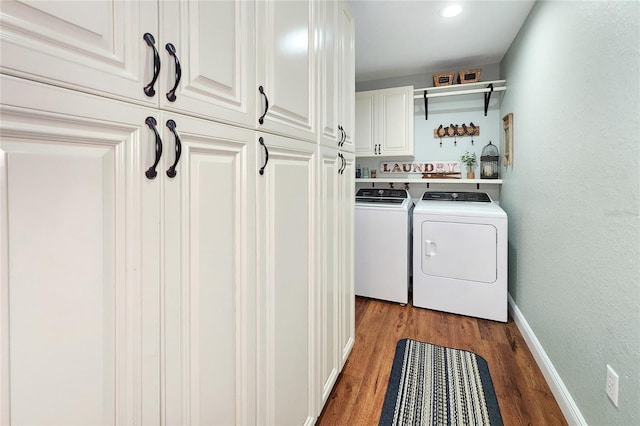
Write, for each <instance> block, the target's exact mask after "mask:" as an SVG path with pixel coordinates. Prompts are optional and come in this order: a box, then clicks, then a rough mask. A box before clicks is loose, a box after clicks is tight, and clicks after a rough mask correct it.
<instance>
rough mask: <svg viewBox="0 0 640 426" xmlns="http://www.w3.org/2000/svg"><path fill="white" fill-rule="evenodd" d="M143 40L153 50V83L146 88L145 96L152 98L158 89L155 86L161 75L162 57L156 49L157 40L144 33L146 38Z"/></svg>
mask: <svg viewBox="0 0 640 426" xmlns="http://www.w3.org/2000/svg"><path fill="white" fill-rule="evenodd" d="M142 38H143V39H144V41H146V42H147V45H149V47H150V48H152V49H153V79H151V82H150V83H149V84H147V85H146V86H144V94H145V95H147V96H149V97H152V96H154V95H155V94H156V89H154V88H153V86H154V85H155V84H156V80H157V79H158V76H159V75H160V55H159V54H158V50H157V49H156V40H155V39H154V38H153V36H152V35H151V34H149V33H144V36H142Z"/></svg>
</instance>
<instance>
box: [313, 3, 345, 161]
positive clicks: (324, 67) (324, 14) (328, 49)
mask: <svg viewBox="0 0 640 426" xmlns="http://www.w3.org/2000/svg"><path fill="white" fill-rule="evenodd" d="M318 5H319V6H320V17H321V20H322V21H321V26H320V30H319V34H320V52H319V53H320V54H319V65H320V67H319V69H320V71H319V76H318V77H319V82H320V87H319V96H318V101H319V105H320V110H319V115H320V132H319V133H320V143H321V144H322V145H324V146H327V147H331V148H337V147H338V143H339V142H340V139H341V137H342V133H341V132H340V131H339V130H338V125H339V119H338V114H339V110H340V101H341V100H342V97H341V93H340V79H339V76H340V70H339V67H340V61H339V52H340V37H341V31H340V26H339V20H338V18H339V15H338V11H339V7H338V6H339V5H340V3H337V2H333V1H331V2H319V3H318Z"/></svg>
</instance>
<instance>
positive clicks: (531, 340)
mask: <svg viewBox="0 0 640 426" xmlns="http://www.w3.org/2000/svg"><path fill="white" fill-rule="evenodd" d="M508 298H509V312H510V313H511V316H512V317H513V321H514V322H515V323H516V326H517V327H518V330H520V333H521V334H522V337H524V340H525V342H526V343H527V346H528V347H529V350H530V351H531V353H532V354H533V357H534V358H535V360H536V362H537V363H538V367H539V368H540V370H542V375H543V376H544V378H545V379H546V380H547V383H548V384H549V387H550V388H551V392H552V393H553V396H554V397H555V398H556V401H557V402H558V405H559V406H560V410H562V414H564V417H565V419H566V420H567V423H569V424H570V425H580V426H582V425H584V426H586V425H587V422H586V421H585V419H584V417H582V413H581V412H580V409H578V406H577V405H576V403H575V401H574V400H573V398H572V397H571V394H570V393H569V390H568V389H567V388H566V386H565V385H564V382H563V381H562V379H561V378H560V375H559V374H558V372H557V371H556V369H555V367H554V366H553V364H552V363H551V360H550V359H549V357H548V356H547V353H546V352H545V351H544V348H543V347H542V345H541V344H540V341H539V340H538V338H537V337H536V335H535V334H534V333H533V330H532V329H531V327H529V324H528V323H527V320H526V319H525V318H524V316H523V315H522V312H520V309H518V305H516V303H515V301H514V300H513V298H512V297H511V295H510V294H509V295H508Z"/></svg>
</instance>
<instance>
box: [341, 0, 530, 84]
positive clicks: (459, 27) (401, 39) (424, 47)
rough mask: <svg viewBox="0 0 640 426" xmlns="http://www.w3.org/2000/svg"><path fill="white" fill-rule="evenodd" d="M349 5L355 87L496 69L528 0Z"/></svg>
mask: <svg viewBox="0 0 640 426" xmlns="http://www.w3.org/2000/svg"><path fill="white" fill-rule="evenodd" d="M451 3H454V2H452V1H432V0H422V1H420V0H415V1H406V0H349V5H350V6H351V10H352V11H353V16H354V19H355V25H356V39H355V50H356V81H357V82H362V81H370V80H379V79H383V78H390V77H400V76H407V75H414V74H421V73H424V72H436V71H451V70H455V69H458V68H461V67H462V68H463V67H471V66H476V65H485V64H496V63H499V62H500V61H501V60H502V57H503V56H504V54H505V53H506V51H507V50H508V49H509V46H510V45H511V42H512V41H513V39H514V38H515V36H516V35H517V34H518V31H519V30H520V27H521V26H522V24H523V22H524V21H525V19H526V18H527V15H528V14H529V11H530V10H531V7H532V6H533V3H534V0H519V1H484V0H468V1H457V2H455V3H458V4H460V5H461V6H462V7H463V11H462V13H461V14H460V15H458V16H456V17H454V18H443V17H441V16H440V11H441V10H442V9H443V8H444V7H445V6H446V5H449V4H451Z"/></svg>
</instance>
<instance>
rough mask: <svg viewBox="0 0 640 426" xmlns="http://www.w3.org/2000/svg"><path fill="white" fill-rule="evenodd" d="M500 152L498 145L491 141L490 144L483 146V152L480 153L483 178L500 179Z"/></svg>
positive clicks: (481, 175)
mask: <svg viewBox="0 0 640 426" xmlns="http://www.w3.org/2000/svg"><path fill="white" fill-rule="evenodd" d="M499 159H500V154H499V152H498V147H497V146H495V145H493V144H492V143H491V141H489V144H488V145H486V146H485V147H484V148H482V154H481V155H480V178H481V179H498V178H499V173H498V172H499V170H500V169H499V168H498V160H499Z"/></svg>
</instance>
